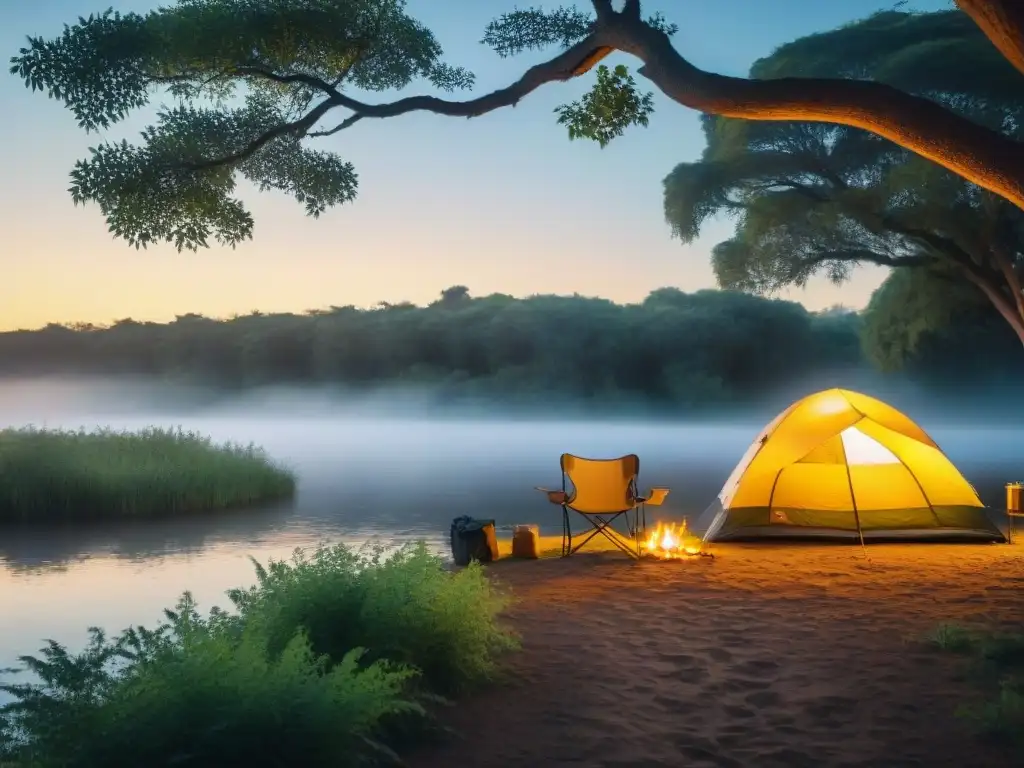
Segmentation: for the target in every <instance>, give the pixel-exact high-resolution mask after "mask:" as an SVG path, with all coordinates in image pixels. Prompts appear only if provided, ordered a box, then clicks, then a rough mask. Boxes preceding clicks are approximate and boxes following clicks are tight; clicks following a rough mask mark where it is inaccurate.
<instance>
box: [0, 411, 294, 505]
mask: <svg viewBox="0 0 1024 768" xmlns="http://www.w3.org/2000/svg"><path fill="white" fill-rule="evenodd" d="M294 492H295V475H294V474H293V473H292V472H291V471H290V470H289V469H287V468H285V467H283V466H280V465H278V464H277V463H275V462H274V461H272V460H271V459H270V458H269V457H268V456H267V455H266V454H265V453H264V451H263V450H262V449H261V448H259V447H257V446H254V445H248V446H242V445H236V444H232V443H226V444H215V443H213V442H212V441H211V440H210V439H209V438H208V437H204V436H203V435H200V434H197V433H195V432H186V431H184V430H181V429H159V428H156V427H150V428H147V429H144V430H141V431H138V432H128V431H114V430H110V429H99V430H93V431H86V430H79V431H70V430H47V429H37V428H34V427H28V428H23V429H5V430H0V521H8V522H9V521H18V522H37V521H72V520H82V519H97V518H118V517H121V518H151V517H162V516H169V515H177V514H189V513H197V512H207V511H211V510H218V509H225V508H229V507H239V506H245V505H249V504H256V503H260V502H266V501H272V500H277V499H283V498H287V497H289V496H291V495H292V494H293V493H294Z"/></svg>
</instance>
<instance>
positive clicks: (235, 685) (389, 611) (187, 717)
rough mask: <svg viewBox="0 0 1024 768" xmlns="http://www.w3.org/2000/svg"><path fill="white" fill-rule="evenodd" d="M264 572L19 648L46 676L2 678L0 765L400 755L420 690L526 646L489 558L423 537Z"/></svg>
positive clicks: (420, 709) (116, 766)
mask: <svg viewBox="0 0 1024 768" xmlns="http://www.w3.org/2000/svg"><path fill="white" fill-rule="evenodd" d="M257 576H258V583H257V584H256V585H255V586H254V587H253V588H251V589H246V590H233V591H232V592H231V593H230V595H231V598H232V600H233V602H235V604H236V605H237V607H238V608H239V610H238V612H236V613H228V612H224V611H221V610H219V609H216V608H215V609H213V610H212V611H211V612H210V615H209V616H208V617H205V618H204V617H202V616H200V615H199V613H198V611H197V610H196V606H195V603H194V601H193V600H192V598H191V596H190V595H189V594H188V593H185V595H184V596H183V597H182V599H181V600H180V601H179V603H178V605H177V607H176V609H175V610H173V611H166V612H165V613H166V616H167V619H166V621H165V622H163V623H162V624H161V625H159V626H158V627H157V628H156V629H152V630H150V629H146V628H143V627H134V628H129V629H127V630H125V631H124V632H123V633H121V634H120V635H119V636H118V637H116V638H115V639H114V640H108V639H107V638H106V636H105V635H104V633H103V632H102V631H101V630H98V629H93V630H91V641H90V643H89V645H88V646H87V648H86V649H85V650H84V651H83V652H82V653H80V654H78V655H73V654H70V653H68V651H67V649H66V648H64V647H63V646H61V645H60V644H58V643H56V642H54V641H49V642H48V644H47V646H45V647H44V648H43V649H42V651H41V653H40V656H38V657H32V656H26V657H22V659H21V661H22V663H23V664H24V666H25V667H26V668H27V669H28V670H29V671H31V672H34V673H35V675H36V677H37V678H38V679H39V682H33V683H20V684H12V683H7V684H3V685H0V691H2V692H4V693H7V694H9V695H11V696H13V699H14V700H13V701H12V702H11V703H9V704H6V705H4V706H3V707H0V765H4V766H6V765H8V764H9V765H10V766H11V767H12V768H13V767H14V766H16V767H17V768H58V766H59V768H128V767H129V766H132V767H133V768H134V766H140V765H146V766H150V765H152V766H159V765H164V766H167V765H181V766H188V767H190V768H213V767H214V766H218V767H219V766H226V765H240V766H243V765H244V766H247V768H263V767H264V766H266V768H271V767H274V768H276V767H278V766H282V765H316V766H321V765H322V766H325V768H326V767H327V766H332V767H334V768H347V766H355V765H365V764H367V763H368V762H374V761H375V760H377V759H380V758H386V759H388V760H389V761H390V760H393V759H394V758H395V757H396V756H395V754H394V753H393V752H392V751H391V749H390V748H389V746H386V745H385V743H384V742H387V741H389V740H392V739H395V738H400V737H409V736H410V735H412V736H418V735H422V728H420V729H419V730H418V729H417V727H416V726H417V724H419V725H421V726H422V724H423V723H425V722H427V720H428V712H427V710H426V709H425V708H424V706H423V702H424V701H426V700H428V699H431V698H433V694H435V693H438V692H445V693H447V692H450V691H454V690H459V689H461V688H464V687H466V686H468V685H472V684H474V683H479V682H482V681H483V680H486V679H488V678H490V677H491V676H492V675H493V674H494V672H495V670H496V665H497V661H498V655H499V654H500V653H501V652H503V651H507V650H509V649H511V648H513V647H514V645H515V643H514V640H513V638H512V637H511V636H510V634H509V633H508V632H506V631H505V630H503V629H502V628H501V627H500V626H499V624H498V623H497V614H498V612H499V611H500V610H501V608H502V607H503V606H504V605H505V604H506V601H507V598H506V596H504V595H502V594H501V593H499V592H497V591H495V590H494V588H493V587H491V586H490V584H489V581H488V580H487V578H486V576H485V575H484V573H483V571H482V569H480V568H479V567H473V568H468V569H465V570H463V571H460V572H451V571H448V570H446V569H445V568H444V567H443V563H442V561H441V560H440V559H439V558H437V557H435V556H433V555H430V554H429V553H428V552H427V550H426V547H425V546H424V545H423V544H419V545H409V546H406V547H404V548H402V549H400V550H399V551H398V552H396V553H394V554H392V555H391V556H390V557H387V558H385V557H384V553H383V550H382V549H380V548H376V549H374V550H371V551H370V552H369V553H365V552H364V553H358V552H353V551H352V550H350V549H349V548H347V547H345V546H343V545H338V546H334V547H320V548H318V549H317V550H316V551H315V552H314V553H313V554H312V556H310V557H306V556H305V555H304V554H303V553H302V552H301V551H297V552H296V553H295V555H294V557H293V559H292V561H291V562H290V563H282V562H274V561H271V562H270V563H269V565H268V566H267V568H265V569H264V568H263V567H261V566H259V565H258V564H257ZM396 726H397V727H396ZM392 746H394V745H393V744H392Z"/></svg>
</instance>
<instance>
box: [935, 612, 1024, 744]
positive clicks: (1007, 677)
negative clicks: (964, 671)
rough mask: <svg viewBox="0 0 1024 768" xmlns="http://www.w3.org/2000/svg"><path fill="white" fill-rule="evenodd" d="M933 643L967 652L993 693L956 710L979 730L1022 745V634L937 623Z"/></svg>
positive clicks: (1023, 664)
mask: <svg viewBox="0 0 1024 768" xmlns="http://www.w3.org/2000/svg"><path fill="white" fill-rule="evenodd" d="M928 640H929V642H930V643H931V644H932V645H935V646H936V647H937V648H939V649H941V650H944V651H949V652H952V653H970V654H972V655H973V656H974V658H975V660H976V662H978V664H977V665H976V669H977V670H979V671H981V672H983V673H984V674H982V675H981V680H982V681H983V682H987V683H990V684H992V685H993V687H994V688H995V694H994V696H992V697H991V698H989V699H988V700H987V701H984V702H982V703H981V704H973V703H972V704H966V705H964V706H961V707H960V708H959V710H958V712H957V714H958V715H959V716H960V717H962V718H963V719H964V720H966V721H967V722H969V723H970V724H971V725H972V726H973V727H974V728H975V729H976V730H977V731H978V732H979V733H981V734H982V735H985V736H990V737H995V738H999V739H1002V740H1006V741H1009V742H1013V743H1015V744H1016V745H1017V746H1019V747H1024V677H1022V673H1024V634H1020V633H1007V632H996V633H993V632H980V631H971V630H968V629H966V628H964V627H961V626H959V625H956V624H943V625H940V626H939V627H937V628H936V629H935V630H934V631H933V632H932V634H931V635H930V636H929V638H928Z"/></svg>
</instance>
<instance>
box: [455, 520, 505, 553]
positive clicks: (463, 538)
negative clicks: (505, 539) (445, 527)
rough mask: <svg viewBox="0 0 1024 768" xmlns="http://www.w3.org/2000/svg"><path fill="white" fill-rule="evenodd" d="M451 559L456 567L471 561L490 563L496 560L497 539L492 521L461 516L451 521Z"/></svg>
mask: <svg viewBox="0 0 1024 768" xmlns="http://www.w3.org/2000/svg"><path fill="white" fill-rule="evenodd" d="M451 540H452V558H453V559H454V560H455V564H456V565H469V563H470V562H471V561H472V560H476V561H478V562H481V563H490V562H493V561H495V560H497V559H498V537H497V535H496V534H495V532H494V521H493V520H477V519H475V518H472V517H469V516H468V515H463V516H461V517H456V518H455V519H454V520H452V530H451Z"/></svg>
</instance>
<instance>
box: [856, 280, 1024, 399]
mask: <svg viewBox="0 0 1024 768" xmlns="http://www.w3.org/2000/svg"><path fill="white" fill-rule="evenodd" d="M860 337H861V345H862V348H863V351H864V355H865V360H866V361H867V362H868V363H869V364H870V365H871V366H872V367H874V368H876V369H878V370H880V371H883V372H885V373H890V374H891V373H899V374H901V375H903V376H906V377H908V378H911V379H914V380H917V381H922V382H927V383H928V384H929V386H931V387H935V388H938V387H943V386H946V387H950V388H956V387H959V386H961V385H962V384H963V383H964V382H965V381H969V380H972V379H973V380H975V381H977V380H978V379H979V374H980V378H982V379H984V380H985V381H987V382H988V383H990V384H991V383H996V384H998V383H1000V382H1002V383H1006V382H1014V383H1016V382H1019V381H1020V377H1021V376H1024V359H1021V356H1020V342H1019V340H1018V339H1017V337H1016V335H1015V334H1014V333H1013V332H1012V330H1011V329H1010V328H1009V327H1008V326H1007V325H1006V323H1004V322H1003V321H1002V320H1001V319H1000V317H999V316H998V315H997V314H996V313H995V312H993V311H992V307H991V305H990V304H989V303H988V301H987V300H986V299H985V297H984V296H982V295H981V294H980V293H979V292H978V291H976V290H974V289H973V288H972V287H971V286H970V285H969V284H966V283H963V282H950V281H949V280H947V279H945V277H944V276H943V275H942V274H941V273H938V272H935V271H932V270H927V269H900V270H894V271H893V272H892V274H890V275H889V277H887V278H886V280H885V281H884V282H883V283H882V285H881V286H880V287H879V288H878V290H876V291H875V293H874V294H873V295H872V297H871V301H870V302H869V303H868V306H867V308H866V309H865V310H864V312H863V313H862V324H861V327H860Z"/></svg>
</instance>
